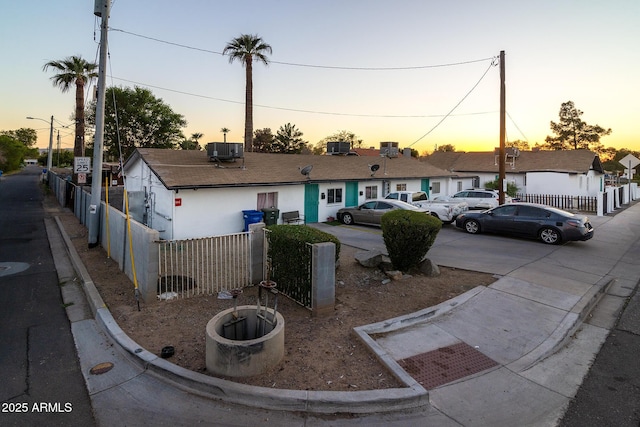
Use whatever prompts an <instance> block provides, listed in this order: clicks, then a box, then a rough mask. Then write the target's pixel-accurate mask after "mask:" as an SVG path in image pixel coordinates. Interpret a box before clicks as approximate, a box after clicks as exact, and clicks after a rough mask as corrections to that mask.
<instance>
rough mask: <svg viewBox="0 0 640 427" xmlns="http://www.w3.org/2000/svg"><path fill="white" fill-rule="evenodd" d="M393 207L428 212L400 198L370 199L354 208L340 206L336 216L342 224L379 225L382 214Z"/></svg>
mask: <svg viewBox="0 0 640 427" xmlns="http://www.w3.org/2000/svg"><path fill="white" fill-rule="evenodd" d="M394 209H406V210H410V211H416V212H424V213H426V214H427V215H429V214H430V212H429V210H428V209H423V208H419V207H417V206H413V205H411V204H409V203H405V202H402V201H400V200H370V201H368V202H366V203H364V204H362V205H360V206H358V207H355V208H342V209H340V210H339V211H338V213H337V214H336V216H337V217H338V220H339V221H342V223H343V224H355V223H358V224H371V225H380V218H381V217H382V215H384V214H386V213H387V212H389V211H391V210H394Z"/></svg>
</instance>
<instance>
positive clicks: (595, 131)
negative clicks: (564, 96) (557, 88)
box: [544, 101, 611, 152]
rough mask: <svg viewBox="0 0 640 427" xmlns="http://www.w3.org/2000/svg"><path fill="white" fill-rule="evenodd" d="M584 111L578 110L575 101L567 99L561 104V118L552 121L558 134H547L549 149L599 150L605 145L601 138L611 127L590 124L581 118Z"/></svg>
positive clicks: (553, 127)
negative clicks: (605, 127)
mask: <svg viewBox="0 0 640 427" xmlns="http://www.w3.org/2000/svg"><path fill="white" fill-rule="evenodd" d="M582 114H583V112H582V111H580V110H578V109H577V108H576V107H575V105H574V104H573V101H567V102H564V103H562V105H561V106H560V113H559V116H560V120H559V121H558V123H556V122H553V121H552V122H551V130H552V131H553V133H555V134H556V136H547V137H546V139H545V141H546V143H545V144H544V147H545V148H546V149H548V150H571V149H573V150H578V149H587V150H592V151H596V152H598V151H599V150H602V149H603V148H604V147H603V146H602V144H601V143H600V138H601V137H603V136H606V135H609V134H611V129H604V128H602V127H600V126H598V125H593V126H592V125H588V124H587V123H586V122H584V121H582V120H581V119H580V116H582Z"/></svg>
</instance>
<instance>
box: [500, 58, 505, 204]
mask: <svg viewBox="0 0 640 427" xmlns="http://www.w3.org/2000/svg"><path fill="white" fill-rule="evenodd" d="M504 75H505V71H504V50H501V51H500V161H499V165H500V166H499V172H498V173H499V177H498V185H499V187H500V188H499V189H498V192H499V193H498V194H499V199H498V201H499V203H500V204H501V205H502V204H503V203H504V192H505V190H506V185H505V184H506V181H505V164H504V162H505V149H504V140H505V135H506V129H505V126H506V120H505V116H506V111H507V108H506V99H507V97H506V93H505V83H504V80H505V78H504Z"/></svg>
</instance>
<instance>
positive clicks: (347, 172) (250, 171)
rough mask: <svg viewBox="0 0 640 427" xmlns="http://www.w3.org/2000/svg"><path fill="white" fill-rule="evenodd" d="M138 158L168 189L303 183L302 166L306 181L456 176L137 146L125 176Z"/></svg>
mask: <svg viewBox="0 0 640 427" xmlns="http://www.w3.org/2000/svg"><path fill="white" fill-rule="evenodd" d="M138 158H140V159H142V161H144V162H145V163H146V164H147V165H149V167H150V168H151V170H152V171H153V173H155V174H156V175H157V176H158V178H159V179H160V180H161V181H162V182H163V183H164V185H165V186H166V187H167V188H168V189H179V188H196V187H228V186H250V185H286V184H299V183H304V182H307V179H306V178H305V177H304V176H303V175H302V174H301V173H300V169H301V168H303V167H305V166H307V165H311V166H313V170H312V171H311V174H310V177H309V178H310V179H309V181H308V182H327V181H355V180H358V181H366V180H377V181H379V180H380V179H382V178H383V177H384V178H387V179H420V178H436V177H449V176H456V174H452V173H451V172H447V171H445V170H442V169H439V168H437V167H435V166H433V165H432V164H429V163H426V162H421V161H418V160H416V159H414V158H408V157H403V156H399V157H397V158H392V159H388V158H387V159H386V160H385V159H383V158H372V157H360V156H318V155H305V154H267V153H244V159H237V160H236V161H235V162H223V163H215V162H211V161H209V158H208V156H207V153H206V152H205V151H195V150H169V149H158V148H138V149H137V150H136V151H135V152H134V153H133V154H132V155H131V157H129V159H128V160H127V162H126V163H125V172H126V171H127V168H128V167H129V166H130V165H131V164H132V163H133V161H134V160H135V159H138ZM385 163H386V175H385ZM373 164H378V165H379V166H380V168H379V170H378V171H377V172H376V173H375V175H374V176H373V177H372V176H371V170H370V168H369V167H370V165H373ZM243 166H244V167H243Z"/></svg>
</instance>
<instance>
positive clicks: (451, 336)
mask: <svg viewBox="0 0 640 427" xmlns="http://www.w3.org/2000/svg"><path fill="white" fill-rule="evenodd" d="M337 228H339V227H337ZM337 228H336V229H337ZM51 236H53V237H52V238H55V232H53V231H52V232H51V233H50V238H51ZM61 238H63V239H65V240H66V242H67V247H68V249H69V260H70V262H72V263H73V265H74V267H75V269H76V272H77V273H78V275H79V276H80V278H81V279H80V282H81V283H82V290H84V293H86V295H87V300H88V301H89V305H90V307H91V310H90V315H87V314H86V312H85V314H81V315H79V317H78V318H77V319H75V320H74V319H72V329H73V332H74V336H75V338H76V345H77V347H78V354H79V357H80V360H81V365H82V368H83V372H84V373H85V378H86V381H87V386H88V388H89V391H90V394H91V396H92V403H93V406H94V411H95V412H96V418H97V419H98V420H99V422H100V423H102V424H107V423H110V422H112V421H113V419H114V418H112V417H115V416H116V415H115V413H116V412H115V411H116V408H117V411H118V414H128V415H118V416H117V417H118V419H121V418H122V417H123V416H124V417H125V419H126V420H128V421H130V423H132V424H133V423H138V421H139V422H141V423H143V424H149V423H154V424H165V423H171V424H173V425H187V424H189V425H191V424H193V423H195V422H200V423H211V424H218V425H220V424H223V425H244V424H245V423H252V424H257V423H259V422H260V420H263V421H264V420H268V421H267V422H268V423H273V422H276V423H277V424H280V425H323V424H324V423H325V422H328V423H330V424H334V425H335V424H340V425H349V424H351V425H355V424H362V423H367V425H406V424H407V423H411V424H413V425H415V424H420V425H438V426H442V425H464V426H476V425H477V426H486V425H494V426H495V425H505V426H507V425H553V424H555V423H557V421H558V420H559V419H560V418H561V417H562V415H563V413H564V411H565V409H566V407H567V405H568V403H569V401H570V400H571V398H572V397H573V396H574V395H575V393H576V391H577V389H578V387H579V385H580V383H581V382H582V379H583V377H584V375H585V374H586V373H587V372H588V369H589V366H590V364H591V362H592V361H593V358H594V357H595V355H596V354H597V352H598V350H599V348H600V346H601V345H602V343H603V342H604V340H605V339H606V337H607V335H608V333H609V330H610V329H611V328H612V327H613V325H614V323H615V320H616V319H617V316H618V313H619V312H620V309H621V307H622V306H623V304H624V302H625V301H626V300H627V298H628V297H629V296H630V295H631V294H632V293H633V291H634V289H635V287H636V285H637V283H638V278H639V277H640V264H639V263H637V262H636V258H637V253H638V251H639V250H640V204H636V205H634V206H631V207H630V208H628V209H626V210H624V211H622V212H620V213H619V214H617V215H616V216H615V217H605V218H604V219H602V221H601V222H600V223H599V224H598V226H597V228H596V234H595V237H594V238H593V239H592V240H591V241H589V242H587V243H586V244H568V245H564V246H561V247H557V248H556V249H555V250H553V251H552V252H550V253H549V254H548V255H546V256H542V257H538V258H537V259H536V261H534V262H531V263H528V264H524V265H522V266H520V267H517V268H514V269H512V270H511V271H509V272H508V273H507V274H506V275H505V276H503V277H502V278H500V279H499V280H498V281H496V282H495V283H494V284H493V285H491V286H490V287H488V288H476V289H474V290H472V291H470V292H468V293H466V294H464V295H461V296H459V297H458V298H455V299H453V300H450V301H447V302H445V303H443V304H440V305H439V306H436V307H431V308H428V309H425V310H423V311H421V312H418V313H412V314H410V315H407V316H402V317H399V318H396V319H390V320H388V321H385V322H381V323H378V324H375V325H367V326H363V327H360V328H357V333H358V334H359V335H360V336H361V338H362V339H363V340H364V342H365V343H367V344H368V345H369V346H370V347H371V349H372V350H373V351H374V352H375V353H376V354H377V356H378V357H379V359H380V360H381V361H383V363H386V364H387V366H389V368H390V369H391V370H393V371H394V372H395V374H396V376H398V378H400V379H401V380H402V381H404V382H405V384H406V385H407V387H405V388H400V389H391V390H372V391H358V392H314V391H302V390H274V389H265V388H259V387H249V386H245V385H241V384H236V383H232V382H228V381H224V380H219V379H217V378H212V377H209V376H205V375H202V374H197V373H194V372H191V371H187V370H184V369H182V368H179V367H177V366H176V365H173V364H171V363H169V362H167V361H166V360H164V359H160V358H158V357H157V356H155V355H153V354H151V353H149V352H147V351H146V350H144V349H141V348H140V347H139V346H138V345H137V344H136V343H135V342H133V341H132V340H130V339H129V338H128V337H127V336H126V335H125V334H124V333H123V332H122V331H121V330H120V328H119V327H118V325H117V323H116V322H115V321H114V319H113V318H112V317H111V315H110V313H109V311H108V309H107V308H106V307H105V306H104V303H103V302H102V300H101V298H100V296H99V295H98V294H97V292H96V291H95V287H93V285H92V282H91V279H90V276H89V274H88V273H87V271H86V268H84V266H82V264H81V263H80V261H79V257H78V256H77V254H75V250H74V249H73V245H72V244H71V243H70V242H69V241H68V238H66V237H65V233H64V230H62V233H61ZM345 243H346V244H349V243H347V242H345ZM461 268H464V267H461ZM78 288H79V289H80V287H78ZM75 298H76V299H77V298H79V296H78V295H75ZM596 304H597V306H596ZM74 305H75V304H74ZM594 307H595V309H594ZM109 360H114V361H115V362H113V363H114V367H113V369H112V370H111V371H109V372H107V373H105V374H102V375H91V374H89V373H88V372H89V369H90V368H91V367H93V366H96V365H97V364H99V363H105V362H109ZM434 364H435V365H436V366H440V368H441V369H440V370H439V371H438V370H436V372H435V373H434V372H432V371H429V370H428V369H427V368H428V367H429V366H433V365H434ZM454 368H455V369H454ZM454 370H457V371H459V372H458V373H457V374H455V375H453V374H452V372H453V371H454ZM237 405H240V406H237ZM334 413H343V414H348V413H357V414H360V415H359V416H357V417H352V416H348V417H347V416H345V417H343V418H339V419H338V420H336V419H335V417H334V418H331V419H330V420H329V421H327V420H328V419H327V414H334ZM224 414H227V415H228V417H226V418H225V416H224ZM127 417H130V418H127ZM265 423H266V422H265Z"/></svg>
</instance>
